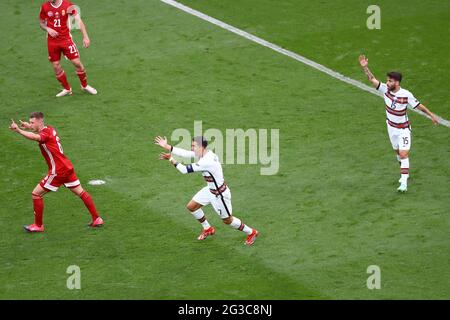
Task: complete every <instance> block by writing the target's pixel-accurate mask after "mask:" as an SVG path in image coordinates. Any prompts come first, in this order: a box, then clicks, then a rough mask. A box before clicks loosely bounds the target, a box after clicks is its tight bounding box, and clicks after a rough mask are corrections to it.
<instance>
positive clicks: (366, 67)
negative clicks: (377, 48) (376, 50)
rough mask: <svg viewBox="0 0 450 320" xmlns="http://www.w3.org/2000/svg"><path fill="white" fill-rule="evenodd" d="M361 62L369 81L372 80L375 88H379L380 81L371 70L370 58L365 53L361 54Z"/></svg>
mask: <svg viewBox="0 0 450 320" xmlns="http://www.w3.org/2000/svg"><path fill="white" fill-rule="evenodd" d="M359 64H360V65H361V68H362V69H363V71H364V73H365V74H366V76H367V78H368V79H369V81H370V82H372V84H373V86H374V87H375V88H378V86H379V84H380V81H378V80H377V79H376V78H375V76H374V75H373V73H372V72H371V71H370V70H369V59H367V58H366V56H365V55H360V56H359Z"/></svg>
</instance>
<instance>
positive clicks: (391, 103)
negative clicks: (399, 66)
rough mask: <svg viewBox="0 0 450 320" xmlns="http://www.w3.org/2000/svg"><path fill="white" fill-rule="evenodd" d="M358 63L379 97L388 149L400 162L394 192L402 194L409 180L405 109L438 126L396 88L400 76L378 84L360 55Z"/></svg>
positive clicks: (393, 75) (392, 74)
mask: <svg viewBox="0 0 450 320" xmlns="http://www.w3.org/2000/svg"><path fill="white" fill-rule="evenodd" d="M359 63H360V65H361V67H362V69H363V70H364V73H365V74H366V75H367V77H368V78H369V81H370V82H371V83H372V84H373V86H374V87H375V88H377V90H378V91H380V92H381V93H383V98H384V102H385V109H386V124H387V130H388V134H389V139H390V140H391V144H392V148H393V149H394V150H395V152H396V153H397V160H398V161H399V162H400V173H401V176H400V180H399V182H400V186H399V187H398V189H397V190H398V191H400V192H406V191H407V190H408V178H409V150H410V149H411V125H410V123H409V119H408V115H407V109H408V105H409V106H410V107H411V108H413V109H416V108H417V109H419V110H421V111H423V112H424V113H426V114H427V115H428V116H429V117H430V118H431V120H432V121H433V123H434V124H435V125H437V124H439V121H438V119H437V118H436V116H435V115H434V114H433V113H432V112H431V111H430V110H428V108H426V107H425V106H424V105H423V104H421V103H420V102H419V101H418V100H417V99H416V98H415V97H414V95H413V94H412V93H411V92H409V91H408V90H405V89H403V88H401V87H400V82H401V81H402V74H401V73H399V72H389V73H388V74H387V82H386V83H381V81H379V80H377V79H376V78H375V77H374V75H373V74H372V72H370V70H369V67H368V65H369V59H367V58H366V57H365V56H364V55H361V56H359Z"/></svg>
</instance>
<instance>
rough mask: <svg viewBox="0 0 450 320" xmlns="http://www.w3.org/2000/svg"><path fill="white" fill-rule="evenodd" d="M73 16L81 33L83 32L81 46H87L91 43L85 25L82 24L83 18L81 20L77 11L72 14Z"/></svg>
mask: <svg viewBox="0 0 450 320" xmlns="http://www.w3.org/2000/svg"><path fill="white" fill-rule="evenodd" d="M74 18H75V21H76V22H77V23H78V25H79V26H80V30H81V33H82V34H83V46H84V47H85V48H89V46H90V45H91V40H90V39H89V36H88V33H87V30H86V26H85V25H84V22H83V20H81V17H80V15H79V14H78V13H77V14H76V15H75V16H74Z"/></svg>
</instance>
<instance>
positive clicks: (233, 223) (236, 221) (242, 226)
mask: <svg viewBox="0 0 450 320" xmlns="http://www.w3.org/2000/svg"><path fill="white" fill-rule="evenodd" d="M230 226H231V227H233V228H234V229H237V230H240V231H242V232H244V233H246V234H251V233H252V231H253V230H252V228H250V227H249V226H247V225H246V224H244V223H242V221H241V220H240V219H239V218H236V217H233V221H231V224H230Z"/></svg>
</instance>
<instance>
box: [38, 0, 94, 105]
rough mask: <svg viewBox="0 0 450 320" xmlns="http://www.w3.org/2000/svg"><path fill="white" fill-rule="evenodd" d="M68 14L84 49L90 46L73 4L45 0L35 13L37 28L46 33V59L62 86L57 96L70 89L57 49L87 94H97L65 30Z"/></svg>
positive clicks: (67, 28)
mask: <svg viewBox="0 0 450 320" xmlns="http://www.w3.org/2000/svg"><path fill="white" fill-rule="evenodd" d="M69 16H73V17H74V18H75V21H76V22H77V23H78V25H79V26H80V29H81V32H82V34H83V46H84V47H85V48H88V47H89V45H90V40H89V36H88V34H87V31H86V26H85V25H84V23H83V21H82V20H81V17H80V15H79V13H78V12H77V9H76V7H75V6H74V5H73V4H72V3H71V2H70V1H68V0H49V1H46V2H45V3H44V4H42V7H41V12H40V14H39V19H40V25H41V28H42V29H43V30H44V31H46V32H47V46H48V59H49V60H50V62H51V63H52V65H53V69H54V71H55V75H56V79H58V81H59V82H60V83H61V85H62V86H63V90H62V91H61V92H60V93H58V94H57V95H56V96H57V97H63V96H66V95H71V94H72V88H71V87H70V85H69V82H68V81H67V77H66V73H65V72H64V70H63V68H62V67H61V63H60V59H61V52H62V53H63V54H64V55H65V56H66V57H67V59H69V60H70V62H72V64H73V65H74V66H75V68H76V70H77V75H78V78H79V79H80V83H81V89H82V90H84V91H86V92H88V93H90V94H97V90H95V89H94V88H93V87H91V86H89V85H88V84H87V77H86V70H85V68H84V66H83V64H82V63H81V60H80V53H79V52H78V49H77V46H76V45H75V43H74V42H73V40H72V35H71V34H70V30H69V25H68V21H69Z"/></svg>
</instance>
